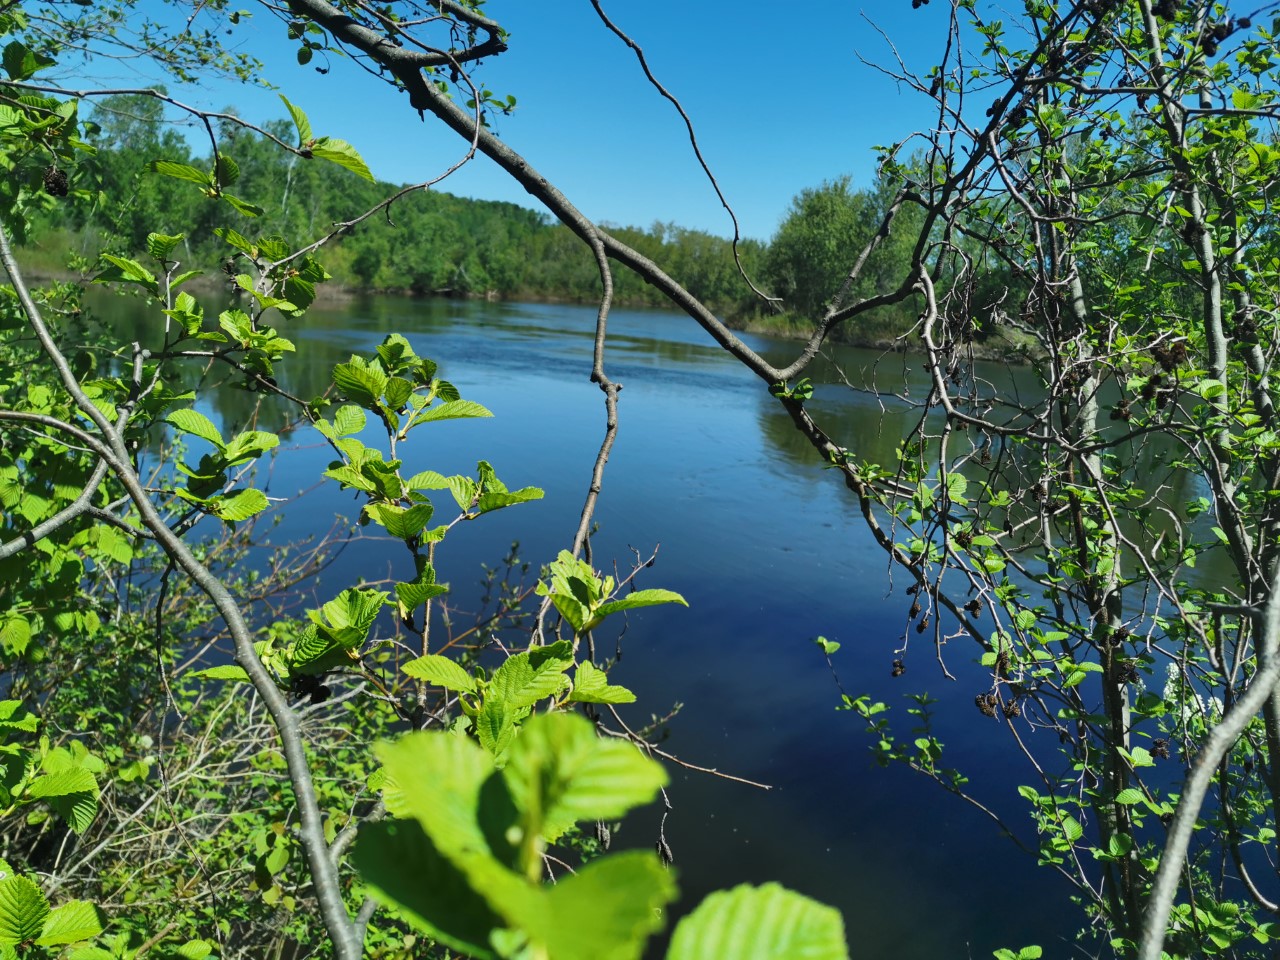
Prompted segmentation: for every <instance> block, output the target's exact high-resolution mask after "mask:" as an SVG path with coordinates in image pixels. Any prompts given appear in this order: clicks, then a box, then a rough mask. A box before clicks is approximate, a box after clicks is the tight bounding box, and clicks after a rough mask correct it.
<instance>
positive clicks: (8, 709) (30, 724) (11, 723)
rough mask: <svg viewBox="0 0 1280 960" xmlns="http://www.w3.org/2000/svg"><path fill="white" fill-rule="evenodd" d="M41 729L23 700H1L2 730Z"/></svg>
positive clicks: (25, 730)
mask: <svg viewBox="0 0 1280 960" xmlns="http://www.w3.org/2000/svg"><path fill="white" fill-rule="evenodd" d="M39 727H40V721H39V720H37V719H36V716H35V714H33V713H31V712H29V711H28V710H27V708H26V707H24V706H23V705H22V701H21V700H0V730H22V731H24V732H26V733H34V732H35V731H36V730H38V729H39ZM0 863H3V861H0Z"/></svg>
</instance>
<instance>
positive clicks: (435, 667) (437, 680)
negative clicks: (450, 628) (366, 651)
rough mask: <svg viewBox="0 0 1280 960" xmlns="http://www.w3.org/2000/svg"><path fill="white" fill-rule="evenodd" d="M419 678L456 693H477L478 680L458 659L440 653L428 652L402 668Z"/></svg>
mask: <svg viewBox="0 0 1280 960" xmlns="http://www.w3.org/2000/svg"><path fill="white" fill-rule="evenodd" d="M400 669H401V670H403V671H404V672H405V673H407V674H408V675H409V676H411V677H413V678H415V679H417V680H426V681H427V682H428V683H434V684H435V685H436V686H439V687H444V688H445V689H446V690H452V691H454V692H455V693H475V691H476V681H475V678H474V677H473V676H471V674H469V673H467V671H465V670H463V669H462V667H460V666H459V665H458V664H457V662H456V661H454V660H451V659H449V658H448V657H442V656H440V655H439V654H434V653H432V654H427V656H425V657H419V658H418V659H416V660H410V661H409V662H408V663H406V664H404V665H403V666H401V668H400Z"/></svg>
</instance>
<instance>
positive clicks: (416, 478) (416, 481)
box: [408, 470, 449, 490]
mask: <svg viewBox="0 0 1280 960" xmlns="http://www.w3.org/2000/svg"><path fill="white" fill-rule="evenodd" d="M448 486H449V478H448V477H446V476H445V475H444V474H442V473H436V472H435V471H434V470H423V471H422V472H421V473H415V474H414V475H413V476H412V477H410V478H409V482H408V487H409V489H410V490H443V489H445V488H446V487H448Z"/></svg>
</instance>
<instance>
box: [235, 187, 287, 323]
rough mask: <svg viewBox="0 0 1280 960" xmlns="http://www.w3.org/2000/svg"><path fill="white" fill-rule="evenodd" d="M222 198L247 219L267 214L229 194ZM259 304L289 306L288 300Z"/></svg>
mask: <svg viewBox="0 0 1280 960" xmlns="http://www.w3.org/2000/svg"><path fill="white" fill-rule="evenodd" d="M221 196H222V199H223V200H225V201H227V203H229V204H231V206H233V207H235V208H236V210H237V211H238V212H240V213H243V214H244V215H245V216H246V217H260V216H262V214H263V213H264V212H265V211H264V210H263V209H262V207H260V206H258V205H257V204H256V203H250V202H249V201H248V200H241V199H240V198H239V197H233V196H232V195H231V194H229V193H224V194H221ZM268 301H270V302H268ZM258 302H259V303H261V304H263V306H270V307H274V306H276V305H278V304H288V301H286V300H274V299H272V298H269V297H258ZM287 309H290V310H292V309H293V305H292V304H288V307H287Z"/></svg>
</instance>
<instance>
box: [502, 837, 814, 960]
mask: <svg viewBox="0 0 1280 960" xmlns="http://www.w3.org/2000/svg"><path fill="white" fill-rule="evenodd" d="M490 872H491V873H492V871H490ZM505 886H506V889H502V888H498V889H497V890H495V893H497V894H498V895H501V896H502V900H503V903H502V905H501V906H499V905H498V896H493V897H491V903H493V904H494V905H495V906H497V907H498V909H499V910H500V911H501V912H502V913H503V914H504V915H506V917H507V918H508V922H509V924H510V925H511V926H513V927H516V928H517V929H520V930H523V931H525V932H527V933H528V934H529V936H530V938H531V939H533V940H534V941H535V942H537V943H539V944H541V945H542V946H543V948H544V949H545V953H544V954H543V955H544V956H547V957H554V958H555V960H639V958H640V957H641V956H642V955H643V954H644V948H645V945H646V943H647V942H648V939H649V937H650V936H651V935H652V934H654V933H656V932H657V931H658V930H660V929H662V925H663V916H664V913H665V911H664V909H663V908H664V907H665V906H666V905H667V904H669V903H671V902H672V901H673V900H675V898H676V885H675V878H674V877H673V876H672V874H671V871H669V870H667V869H666V868H665V867H663V865H662V862H661V861H660V860H659V859H658V857H657V855H655V854H653V853H650V852H648V851H641V850H628V851H626V852H624V853H616V854H612V855H611V856H608V857H602V858H600V859H598V860H593V861H592V862H591V863H589V864H587V865H586V866H585V867H582V868H581V869H579V870H578V872H577V873H575V874H572V875H570V876H568V877H565V878H564V879H562V880H560V881H559V882H558V883H556V885H555V886H552V887H535V886H533V885H531V884H526V885H525V886H524V887H523V888H516V887H515V886H514V884H510V883H509V884H507V885H505ZM492 887H497V885H496V884H494V885H492V886H490V885H486V886H485V887H484V888H482V889H485V891H486V892H488V890H489V889H491V888H492ZM517 891H519V892H520V893H523V894H524V895H523V896H516V895H514V894H515V893H516V892H517ZM794 956H796V957H800V956H806V955H803V954H796V955H794Z"/></svg>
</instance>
